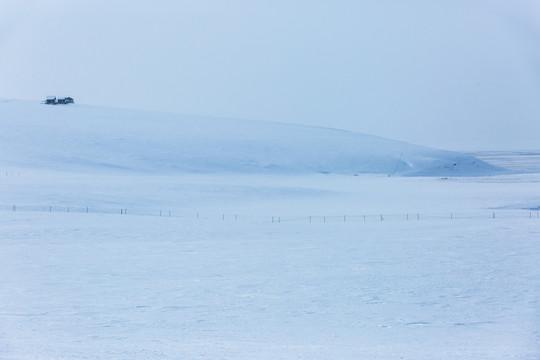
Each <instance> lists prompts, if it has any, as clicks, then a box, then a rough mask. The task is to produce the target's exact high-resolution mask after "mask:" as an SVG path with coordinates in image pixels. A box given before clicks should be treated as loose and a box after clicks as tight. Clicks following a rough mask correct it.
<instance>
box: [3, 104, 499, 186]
mask: <svg viewBox="0 0 540 360" xmlns="http://www.w3.org/2000/svg"><path fill="white" fill-rule="evenodd" d="M0 127H1V128H2V132H1V134H0V163H4V164H10V165H11V166H22V167H46V168H51V169H63V170H65V169H68V168H69V169H76V170H79V171H81V170H88V171H103V170H105V171H107V170H109V169H118V170H129V171H136V172H151V173H221V172H229V173H273V174H275V173H296V174H305V173H308V174H309V173H334V174H348V175H353V174H358V173H377V174H387V175H410V176H474V175H490V174H495V173H498V172H501V169H499V168H496V167H494V166H492V165H489V164H487V163H485V162H483V161H480V160H479V159H477V158H475V157H473V156H470V155H466V154H461V153H457V152H451V151H442V150H436V149H432V148H427V147H422V146H417V145H412V144H408V143H404V142H398V141H392V140H388V139H384V138H379V137H375V136H369V135H363V134H358V133H352V132H347V131H341V130H335V129H328V128H316V127H308V126H299V125H290V124H281V123H273V122H262V121H248V120H237V119H219V118H204V117H195V116H183V115H174V114H165V113H157V112H141V111H129V110H118V109H108V108H98V107H90V106H84V105H77V104H75V105H68V106H50V105H43V104H38V103H30V102H22V101H7V102H0Z"/></svg>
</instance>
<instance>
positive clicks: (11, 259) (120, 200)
mask: <svg viewBox="0 0 540 360" xmlns="http://www.w3.org/2000/svg"><path fill="white" fill-rule="evenodd" d="M0 122H1V126H2V129H3V130H2V131H1V132H0V147H1V149H0V150H1V151H0V175H1V176H0V199H2V200H1V203H0V214H1V215H2V216H1V217H0V263H1V264H2V266H0V358H1V359H10V360H14V359H17V360H19V359H126V360H127V359H375V360H377V359H381V360H383V359H385V360H386V359H407V360H413V359H414V360H428V359H443V360H445V359H448V360H450V359H460V360H461V359H470V360H473V359H475V360H476V359H487V360H495V359H497V360H499V359H519V360H537V359H539V358H540V325H539V324H540V300H539V299H540V269H539V267H538V264H539V263H540V241H539V240H538V239H540V218H538V216H539V213H538V209H539V208H540V190H539V189H540V188H539V187H538V184H539V183H540V170H539V168H540V166H539V165H538V163H537V162H535V161H534V159H535V157H534V156H532V157H531V156H530V155H531V154H511V155H509V156H503V154H499V153H498V154H477V155H478V157H481V158H483V159H489V160H490V161H491V160H494V161H493V162H494V163H496V165H502V166H504V167H508V168H511V169H512V170H513V172H512V173H510V172H505V171H500V170H498V169H500V168H499V167H498V166H492V165H488V164H486V163H484V162H483V161H481V160H478V158H477V157H472V156H468V155H462V154H456V153H449V152H444V151H438V150H433V149H427V148H422V147H417V146H414V145H409V144H403V143H398V142H393V141H390V140H385V139H380V138H375V137H369V136H365V135H359V134H353V133H347V132H343V131H338V130H330V129H319V128H309V127H300V126H291V125H282V124H277V123H250V122H248V121H240V120H224V119H205V118H200V119H199V118H195V117H185V116H178V115H168V114H154V113H146V112H135V111H124V110H111V109H100V108H92V107H85V106H81V105H73V106H71V105H69V106H65V107H52V106H46V105H40V104H36V105H34V104H31V103H26V102H17V101H6V102H0ZM325 153H328V154H326V155H324V154H325ZM401 154H403V155H401ZM369 155H373V159H378V161H374V160H373V159H372V158H370V156H369ZM532 155H534V154H532ZM399 159H401V160H403V161H404V162H403V163H404V164H405V163H410V164H414V167H411V166H409V165H403V166H402V167H400V166H396V164H397V163H398V160H399ZM404 159H406V160H404ZM523 159H529V160H523ZM531 159H532V160H531ZM457 160H459V165H456V167H454V169H453V170H450V169H446V168H444V166H443V167H442V168H441V167H440V164H448V163H452V162H455V161H457ZM473 162H474V165H473ZM456 164H457V162H456ZM520 164H521V165H520ZM523 164H526V166H525V167H526V169H525V170H526V171H525V172H523V171H521V170H523V166H522V165H523ZM507 165H509V166H507ZM457 168H459V170H458V169H457ZM396 169H397V170H396ZM412 169H414V170H412ZM370 172H371V173H370ZM413 172H414V173H415V174H422V175H428V174H437V176H421V177H413V176H406V177H403V176H390V177H389V176H388V175H389V174H396V175H397V174H400V175H411V174H412V173H413ZM354 174H358V176H353V175H354ZM456 174H459V175H463V176H458V177H450V176H448V175H456ZM489 174H491V175H489ZM475 175H482V176H478V177H477V176H475ZM126 212H127V214H126ZM160 215H161V216H160Z"/></svg>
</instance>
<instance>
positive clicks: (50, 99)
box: [44, 96, 75, 105]
mask: <svg viewBox="0 0 540 360" xmlns="http://www.w3.org/2000/svg"><path fill="white" fill-rule="evenodd" d="M74 102H75V101H74V100H73V98H72V97H69V96H66V97H59V98H57V97H56V96H47V97H46V98H45V101H44V104H49V105H58V104H62V105H65V104H73V103H74Z"/></svg>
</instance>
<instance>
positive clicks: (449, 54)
mask: <svg viewBox="0 0 540 360" xmlns="http://www.w3.org/2000/svg"><path fill="white" fill-rule="evenodd" d="M0 69H1V71H0V97H4V98H18V99H31V100H36V101H38V100H41V99H42V98H44V97H45V96H46V95H49V94H52V95H70V96H73V97H74V98H75V100H76V101H77V102H79V103H85V104H91V105H105V106H114V107H127V108H139V109H152V110H164V111H172V112H180V113H191V114H199V115H212V116H223V117H240V118H250V119H261V120H275V121H284V122H294V123H301V124H311V125H317V126H329V127H336V128H343V129H347V130H353V131H358V132H363V133H368V134H374V135H380V136H384V137H389V138H393V139H399V140H405V141H409V142H414V143H419V144H424V145H430V146H435V147H443V148H452V149H458V150H474V149H488V148H489V149H497V148H505V149H510V148H512V149H539V150H540V2H538V1H536V0H519V1H507V0H478V1H472V0H452V1H431V0H411V1H397V0H396V1H390V0H378V1H360V0H358V1H346V0H342V1H323V0H320V1H294V0H289V1H282V0H271V1H270V0H268V1H247V0H246V1H242V0H227V1H225V0H222V1H219V0H213V1H210V0H193V1H183V0H178V1H176V0H175V1H173V0H157V1H156V0H152V1H136V0H131V1H128V0H117V1H110V0H109V1H104V0H94V1H82V0H81V1H76V0H47V1H39V0H34V1H32V0H18V1H5V0H0Z"/></svg>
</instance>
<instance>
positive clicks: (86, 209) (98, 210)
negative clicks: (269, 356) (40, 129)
mask: <svg viewBox="0 0 540 360" xmlns="http://www.w3.org/2000/svg"><path fill="white" fill-rule="evenodd" d="M538 210H540V209H534V210H527V209H512V210H485V211H475V212H447V213H421V212H416V213H405V214H403V213H401V214H396V213H394V214H392V213H369V214H344V215H304V216H291V215H279V214H278V215H254V214H250V215H246V214H240V213H230V212H228V213H225V212H222V213H216V212H187V211H185V210H162V209H148V208H132V209H129V208H113V207H103V206H94V207H90V206H71V205H0V212H42V213H76V214H85V213H86V214H110V215H122V216H125V215H132V216H133V215H136V216H154V217H168V218H176V219H185V220H201V221H204V220H221V221H234V222H237V221H260V222H272V223H295V222H302V223H339V222H342V223H346V222H375V221H377V222H384V221H411V222H412V221H425V220H441V219H446V220H449V221H454V220H456V221H459V220H461V219H525V218H528V219H538V220H540V211H538Z"/></svg>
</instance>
